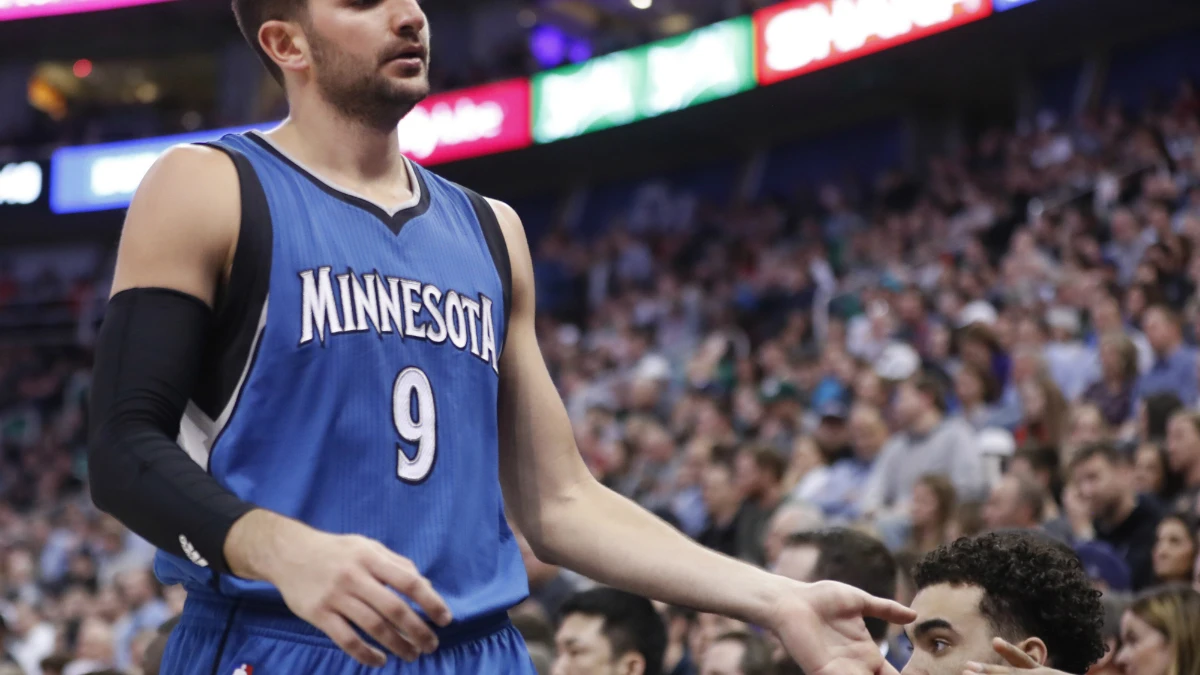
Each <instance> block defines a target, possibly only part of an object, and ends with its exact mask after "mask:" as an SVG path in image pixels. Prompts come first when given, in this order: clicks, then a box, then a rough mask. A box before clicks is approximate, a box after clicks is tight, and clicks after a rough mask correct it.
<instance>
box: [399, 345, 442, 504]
mask: <svg viewBox="0 0 1200 675" xmlns="http://www.w3.org/2000/svg"><path fill="white" fill-rule="evenodd" d="M392 424H393V425H395V427H396V433H397V434H399V435H400V438H401V439H402V440H405V441H407V442H409V443H412V444H413V445H415V446H416V449H417V452H416V454H415V455H413V457H412V459H409V457H408V455H407V454H405V452H404V447H403V446H402V445H401V444H399V443H397V444H396V475H397V476H399V478H400V480H402V481H404V482H406V483H420V482H421V481H423V480H425V479H426V478H428V477H429V472H430V471H432V470H433V462H434V460H435V459H436V458H437V410H436V408H435V406H434V402H433V387H432V386H430V384H429V377H428V376H427V375H425V373H424V371H422V370H421V369H420V368H405V369H404V370H402V371H400V374H399V375H397V376H396V383H395V384H394V385H393V386H392Z"/></svg>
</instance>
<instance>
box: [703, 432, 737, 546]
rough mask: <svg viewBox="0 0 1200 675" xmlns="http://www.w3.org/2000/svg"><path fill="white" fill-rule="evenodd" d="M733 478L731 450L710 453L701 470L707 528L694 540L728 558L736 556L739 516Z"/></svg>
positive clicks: (734, 473)
mask: <svg viewBox="0 0 1200 675" xmlns="http://www.w3.org/2000/svg"><path fill="white" fill-rule="evenodd" d="M735 475H736V472H735V469H734V462H733V453H732V451H730V450H725V449H723V450H721V451H719V452H714V453H713V456H712V459H710V460H709V463H708V466H707V467H705V469H704V505H705V507H706V508H707V510H708V525H707V526H706V527H705V528H704V531H703V532H701V533H700V536H699V537H698V538H697V541H699V542H700V543H701V544H704V545H705V546H707V547H709V548H711V549H713V550H714V551H720V552H721V553H724V554H725V555H728V556H737V554H738V527H739V525H738V518H739V516H740V514H742V513H743V511H742V497H741V495H740V494H739V493H738V489H737V484H736V483H735V482H734V478H735Z"/></svg>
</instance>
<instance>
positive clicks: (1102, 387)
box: [1083, 333, 1139, 428]
mask: <svg viewBox="0 0 1200 675" xmlns="http://www.w3.org/2000/svg"><path fill="white" fill-rule="evenodd" d="M1138 375H1139V371H1138V363H1137V349H1136V348H1135V347H1134V346H1133V341H1132V340H1130V339H1129V338H1128V337H1127V336H1125V335H1124V334H1123V333H1109V334H1107V335H1105V336H1104V337H1102V338H1101V341H1100V378H1099V379H1097V380H1096V381H1095V382H1093V383H1092V384H1091V385H1090V386H1089V387H1088V388H1087V390H1086V391H1085V392H1084V394H1083V400H1084V401H1087V402H1088V403H1091V404H1093V405H1095V406H1096V407H1097V408H1099V409H1100V412H1101V413H1103V415H1104V420H1105V421H1106V422H1108V424H1109V425H1110V426H1112V427H1114V428H1117V427H1120V426H1121V425H1123V424H1125V423H1126V422H1128V421H1129V420H1131V419H1132V418H1133V414H1134V390H1135V388H1136V386H1137V380H1138Z"/></svg>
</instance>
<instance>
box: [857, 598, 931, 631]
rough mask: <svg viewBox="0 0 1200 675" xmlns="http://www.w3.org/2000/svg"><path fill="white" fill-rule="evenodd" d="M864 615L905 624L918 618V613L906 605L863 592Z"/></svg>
mask: <svg viewBox="0 0 1200 675" xmlns="http://www.w3.org/2000/svg"><path fill="white" fill-rule="evenodd" d="M862 597H863V610H862V613H863V616H873V617H875V618H877V619H883V620H884V621H887V622H889V623H898V624H900V625H904V624H906V623H912V622H913V621H916V620H917V613H916V612H914V611H912V610H911V609H909V608H907V607H905V606H904V605H902V604H900V603H898V602H895V601H892V600H884V599H883V598H877V597H875V596H873V595H870V594H868V593H863V594H862Z"/></svg>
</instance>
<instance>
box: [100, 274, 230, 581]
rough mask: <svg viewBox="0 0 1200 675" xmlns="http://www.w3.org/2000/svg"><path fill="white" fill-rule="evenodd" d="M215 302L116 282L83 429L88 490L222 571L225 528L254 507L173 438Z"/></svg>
mask: <svg viewBox="0 0 1200 675" xmlns="http://www.w3.org/2000/svg"><path fill="white" fill-rule="evenodd" d="M212 322H213V314H212V310H210V309H209V308H208V306H207V305H205V304H204V303H203V302H202V301H201V300H199V299H198V298H195V297H193V296H190V295H187V294H184V293H180V292H178V291H173V290H169V289H163V288H135V289H130V290H126V291H122V292H120V293H118V294H117V295H116V296H114V297H113V299H112V301H111V302H110V303H109V305H108V310H107V313H106V314H105V318H104V325H103V326H102V327H101V329H100V335H99V338H98V340H97V344H96V365H95V369H94V372H93V376H92V379H93V381H92V397H91V404H90V411H89V419H90V424H89V430H88V432H89V433H88V482H89V485H90V486H91V492H92V499H93V500H94V501H95V502H96V505H97V506H98V507H100V508H101V509H102V510H104V511H107V512H108V513H111V514H112V515H114V516H116V517H117V518H118V519H119V520H120V521H121V522H123V523H125V525H126V526H127V527H129V529H131V530H133V531H134V532H136V533H137V534H139V535H141V536H142V537H144V538H145V539H146V540H148V541H149V542H150V543H152V544H154V545H155V546H157V547H158V548H160V549H162V550H164V551H167V552H168V553H174V554H176V555H183V556H184V557H187V558H189V559H191V560H192V561H193V562H195V563H197V564H201V565H207V566H209V567H210V569H212V570H213V571H214V572H217V573H226V572H228V567H227V565H226V562H225V556H224V547H225V537H226V535H227V534H228V533H229V528H231V527H232V526H233V523H234V521H236V520H237V519H238V518H240V517H241V516H243V515H245V513H246V512H247V511H250V510H251V509H252V508H254V506H253V505H252V504H249V503H247V502H245V501H242V500H241V499H239V498H238V497H237V496H235V495H234V494H233V493H232V492H230V491H229V490H227V489H226V488H224V487H223V486H222V485H221V484H220V483H218V482H217V480H216V479H215V478H213V477H212V476H211V475H209V473H208V471H207V470H206V469H205V468H204V467H201V466H200V465H199V464H197V463H196V462H195V461H194V460H192V458H191V457H189V456H188V454H187V453H186V452H184V450H183V448H181V447H179V445H178V444H177V443H176V442H175V439H176V438H177V437H178V435H179V424H180V419H181V418H182V416H183V411H184V409H185V407H186V406H187V402H188V399H189V397H190V396H191V394H192V389H193V387H194V386H195V384H196V381H197V379H198V376H199V373H200V368H201V364H202V355H203V354H204V346H205V342H206V339H207V336H208V335H209V332H210V329H211V326H212Z"/></svg>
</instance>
